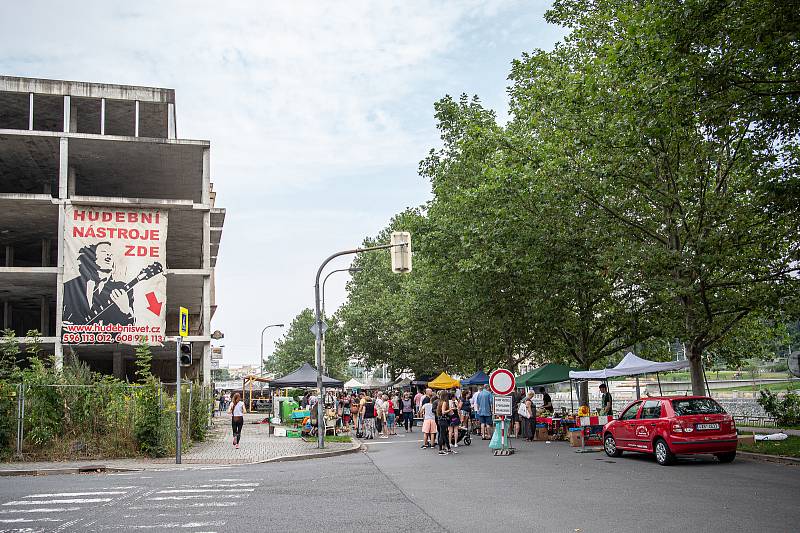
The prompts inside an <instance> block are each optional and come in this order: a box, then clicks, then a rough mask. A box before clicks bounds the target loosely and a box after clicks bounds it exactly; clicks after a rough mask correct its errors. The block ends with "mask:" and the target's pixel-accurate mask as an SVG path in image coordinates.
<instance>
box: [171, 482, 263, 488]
mask: <svg viewBox="0 0 800 533" xmlns="http://www.w3.org/2000/svg"><path fill="white" fill-rule="evenodd" d="M260 485H261V483H217V484H216V485H177V486H176V487H170V488H183V487H187V488H190V489H191V488H193V489H205V488H212V489H213V488H219V489H224V488H226V487H258V486H260Z"/></svg>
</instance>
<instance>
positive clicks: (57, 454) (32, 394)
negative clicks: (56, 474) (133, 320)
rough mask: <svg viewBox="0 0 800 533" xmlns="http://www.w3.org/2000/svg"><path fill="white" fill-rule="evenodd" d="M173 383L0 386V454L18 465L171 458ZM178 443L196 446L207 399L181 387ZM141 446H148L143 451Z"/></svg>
mask: <svg viewBox="0 0 800 533" xmlns="http://www.w3.org/2000/svg"><path fill="white" fill-rule="evenodd" d="M175 392H176V386H175V383H152V384H145V385H139V384H130V383H121V382H119V381H114V380H108V381H101V382H99V383H94V384H52V383H51V384H37V383H18V384H9V383H0V418H2V421H0V456H5V457H6V458H10V457H16V458H17V459H24V460H64V459H86V458H100V457H102V458H113V457H133V456H137V455H142V454H145V455H170V454H174V453H175V411H176V408H175V405H176V402H175ZM181 403H182V407H181V428H182V432H181V433H182V441H183V442H184V443H185V445H187V446H188V445H189V444H190V443H191V442H192V441H193V440H195V441H196V440H202V438H203V437H204V436H205V429H206V428H207V427H208V426H209V425H210V416H211V409H212V404H213V394H212V391H211V390H210V388H209V387H204V386H201V385H198V384H196V383H183V384H182V385H181ZM143 444H147V445H146V446H143Z"/></svg>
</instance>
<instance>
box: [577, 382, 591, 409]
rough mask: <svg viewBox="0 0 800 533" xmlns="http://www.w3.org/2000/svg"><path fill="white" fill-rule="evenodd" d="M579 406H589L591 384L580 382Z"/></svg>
mask: <svg viewBox="0 0 800 533" xmlns="http://www.w3.org/2000/svg"><path fill="white" fill-rule="evenodd" d="M578 405H586V406H587V407H588V405H589V382H588V381H579V382H578Z"/></svg>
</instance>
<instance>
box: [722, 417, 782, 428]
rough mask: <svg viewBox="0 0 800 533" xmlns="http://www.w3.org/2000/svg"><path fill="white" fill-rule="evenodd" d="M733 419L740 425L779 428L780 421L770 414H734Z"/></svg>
mask: <svg viewBox="0 0 800 533" xmlns="http://www.w3.org/2000/svg"><path fill="white" fill-rule="evenodd" d="M733 420H734V421H735V422H736V425H737V426H739V427H755V428H777V427H778V421H777V420H775V419H774V418H772V417H769V416H746V415H742V416H734V417H733Z"/></svg>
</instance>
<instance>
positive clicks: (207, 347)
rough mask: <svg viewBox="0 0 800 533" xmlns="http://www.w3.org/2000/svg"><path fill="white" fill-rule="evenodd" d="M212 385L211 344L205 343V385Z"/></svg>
mask: <svg viewBox="0 0 800 533" xmlns="http://www.w3.org/2000/svg"><path fill="white" fill-rule="evenodd" d="M210 384H211V343H210V342H205V343H203V385H210Z"/></svg>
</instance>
